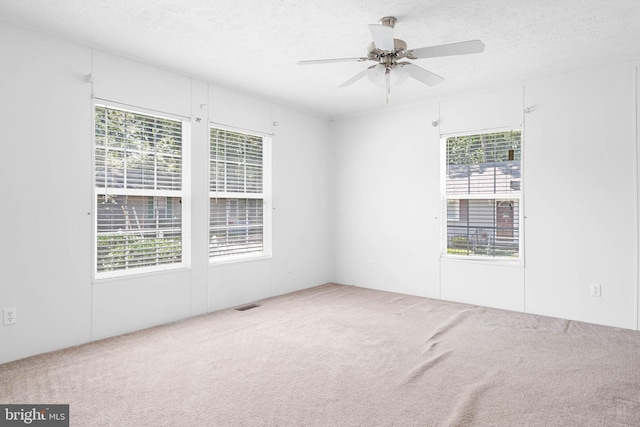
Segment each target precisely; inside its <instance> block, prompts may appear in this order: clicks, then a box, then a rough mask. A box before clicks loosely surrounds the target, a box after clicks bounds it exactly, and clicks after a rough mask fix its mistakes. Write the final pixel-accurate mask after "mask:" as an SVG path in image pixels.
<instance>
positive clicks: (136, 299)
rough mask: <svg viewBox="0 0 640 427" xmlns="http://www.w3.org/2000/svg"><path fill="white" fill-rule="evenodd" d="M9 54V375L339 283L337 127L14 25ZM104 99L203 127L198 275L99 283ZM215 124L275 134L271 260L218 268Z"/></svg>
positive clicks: (194, 225) (196, 185)
mask: <svg viewBox="0 0 640 427" xmlns="http://www.w3.org/2000/svg"><path fill="white" fill-rule="evenodd" d="M0 55H1V56H2V58H3V59H2V61H3V67H0V72H1V73H2V74H1V75H0V93H2V97H0V117H1V119H0V120H2V122H1V123H0V141H1V142H2V152H3V153H4V156H3V160H4V161H3V162H2V163H3V164H2V167H0V177H1V178H2V181H3V182H4V183H5V184H6V185H5V196H4V197H3V206H2V209H0V223H1V224H3V226H4V228H3V232H2V242H3V243H4V244H3V245H2V256H1V257H0V262H1V266H0V271H1V273H0V274H1V276H0V309H1V308H4V307H16V308H17V319H18V322H17V324H16V325H11V326H1V325H0V363H3V362H7V361H10V360H15V359H18V358H22V357H26V356H30V355H33V354H37V353H42V352H46V351H50V350H55V349H59V348H64V347H68V346H71V345H76V344H81V343H86V342H88V341H90V340H95V339H100V338H104V337H109V336H113V335H117V334H122V333H126V332H130V331H134V330H137V329H141V328H146V327H150V326H154V325H158V324H162V323H166V322H171V321H174V320H177V319H181V318H185V317H189V316H195V315H198V314H202V313H206V312H208V311H213V310H216V309H220V308H226V307H230V306H234V305H239V304H244V303H247V302H251V301H254V300H257V299H260V298H263V297H269V296H274V295H278V294H281V293H285V292H290V291H294V290H297V289H301V288H305V287H311V286H316V285H320V284H322V283H326V282H328V281H329V280H330V278H331V277H330V272H331V266H330V261H331V259H330V230H329V227H330V216H329V210H330V209H331V206H330V204H329V197H330V193H329V181H328V179H329V173H328V172H327V171H328V170H329V169H330V164H329V161H330V156H329V149H330V144H329V138H330V137H331V132H330V129H331V125H330V122H329V121H327V120H325V119H322V118H318V117H314V116H311V115H309V114H305V113H303V112H300V111H296V110H295V109H292V108H286V107H282V106H279V105H276V104H273V103H271V102H269V101H266V100H260V99H256V98H252V97H250V96H247V95H244V94H239V93H234V92H230V91H227V90H225V89H223V88H219V87H216V86H214V85H211V84H208V83H206V82H202V81H198V80H195V79H191V78H189V77H185V76H180V75H176V74H173V73H170V72H167V71H164V70H161V69H158V68H154V67H151V66H148V65H145V64H141V63H137V62H135V61H131V60H128V59H124V58H120V57H117V56H114V55H111V54H107V53H104V52H100V51H92V50H91V49H90V48H88V47H85V46H80V45H76V44H73V43H68V42H64V41H60V40H57V39H55V38H52V37H50V36H47V35H42V34H39V33H36V32H33V31H31V30H25V29H22V28H19V27H15V26H13V25H9V24H4V23H0ZM89 74H91V77H92V78H91V81H92V83H89V82H88V81H87V76H88V75H89ZM92 94H93V96H94V97H96V102H105V101H103V100H108V101H114V102H119V103H122V104H127V105H131V106H136V107H140V108H144V109H147V110H155V111H160V112H164V113H169V114H172V115H178V116H183V117H184V118H186V120H187V121H188V122H189V123H190V124H191V126H190V128H191V136H192V138H191V145H190V146H189V151H190V155H191V159H192V162H191V164H192V169H191V172H190V174H188V175H187V176H186V177H185V181H186V183H187V184H188V185H190V188H191V190H190V192H188V195H187V196H186V197H185V198H184V200H183V204H184V205H186V206H187V207H188V208H189V209H190V214H188V215H187V216H186V217H185V218H184V224H185V226H186V227H189V228H190V229H191V241H190V243H189V244H188V247H187V250H188V251H189V252H190V255H191V264H190V266H189V267H188V268H184V269H180V270H175V271H170V272H164V273H154V274H146V275H133V276H130V277H126V278H119V279H108V280H98V281H94V280H92V265H93V261H92V247H93V231H92V230H93V217H92V216H93V203H94V202H93V195H92V187H93V171H92V167H91V163H92V155H93V153H92V142H91V141H92V132H93V129H92V112H93V106H92V105H93V104H92V102H93V100H92ZM198 119H200V120H198ZM209 120H211V121H213V122H216V123H219V124H223V125H227V126H236V127H240V128H246V129H248V130H257V131H262V132H266V133H272V134H273V150H272V151H273V153H272V162H273V165H274V173H273V180H272V186H273V207H274V211H273V256H272V257H271V258H267V259H263V260H259V261H251V262H243V263H235V264H225V265H210V264H209V259H208V208H209V200H208V194H209V192H208V181H209V179H208V178H209V177H208V122H209ZM274 121H277V122H278V126H275V127H274V126H273V122H274Z"/></svg>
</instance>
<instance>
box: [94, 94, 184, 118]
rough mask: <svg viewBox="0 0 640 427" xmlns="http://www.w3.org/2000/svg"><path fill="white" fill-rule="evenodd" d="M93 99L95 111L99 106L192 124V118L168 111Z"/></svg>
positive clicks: (98, 98) (97, 98) (103, 99)
mask: <svg viewBox="0 0 640 427" xmlns="http://www.w3.org/2000/svg"><path fill="white" fill-rule="evenodd" d="M92 98H93V109H94V110H95V108H96V105H99V106H101V107H107V108H113V109H118V110H121V111H126V112H128V113H134V114H146V115H149V116H153V117H158V118H161V119H169V120H178V121H181V122H191V117H190V116H183V115H180V114H174V113H168V112H166V111H161V110H153V109H151V108H145V107H140V106H138V105H133V104H126V103H124V102H117V101H112V100H110V99H105V98H100V97H98V96H94V95H92ZM96 101H97V102H96ZM94 123H95V121H94Z"/></svg>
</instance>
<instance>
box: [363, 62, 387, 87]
mask: <svg viewBox="0 0 640 427" xmlns="http://www.w3.org/2000/svg"><path fill="white" fill-rule="evenodd" d="M385 72H386V68H385V66H384V65H382V64H378V65H376V66H375V67H373V68H371V70H369V73H368V74H367V77H368V78H369V81H370V82H371V83H373V84H375V85H378V86H384V85H385Z"/></svg>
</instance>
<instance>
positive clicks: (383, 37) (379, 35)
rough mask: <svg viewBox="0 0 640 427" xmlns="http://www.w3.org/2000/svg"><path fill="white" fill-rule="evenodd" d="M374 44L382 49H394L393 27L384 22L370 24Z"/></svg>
mask: <svg viewBox="0 0 640 427" xmlns="http://www.w3.org/2000/svg"><path fill="white" fill-rule="evenodd" d="M369 31H371V36H372V37H373V44H374V45H375V47H376V48H378V49H380V50H386V51H390V52H392V51H393V28H391V27H388V26H386V25H382V24H370V25H369Z"/></svg>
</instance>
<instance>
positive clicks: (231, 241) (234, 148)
mask: <svg viewBox="0 0 640 427" xmlns="http://www.w3.org/2000/svg"><path fill="white" fill-rule="evenodd" d="M269 142H270V138H269V137H267V136H261V135H254V134H248V133H244V132H237V131H231V130H226V129H219V128H215V127H212V128H211V129H210V150H209V177H210V178H209V191H210V193H209V197H210V199H209V257H210V259H211V260H212V261H222V260H231V259H238V258H247V257H256V256H264V255H268V254H269V231H270V230H269V226H268V224H269V222H268V218H269V213H270V212H269V211H268V210H267V209H266V207H265V206H266V197H267V188H268V186H267V185H266V184H267V182H268V168H266V167H265V166H266V165H267V162H268V160H269V159H268V157H269V156H268V152H269V151H268V144H269Z"/></svg>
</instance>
